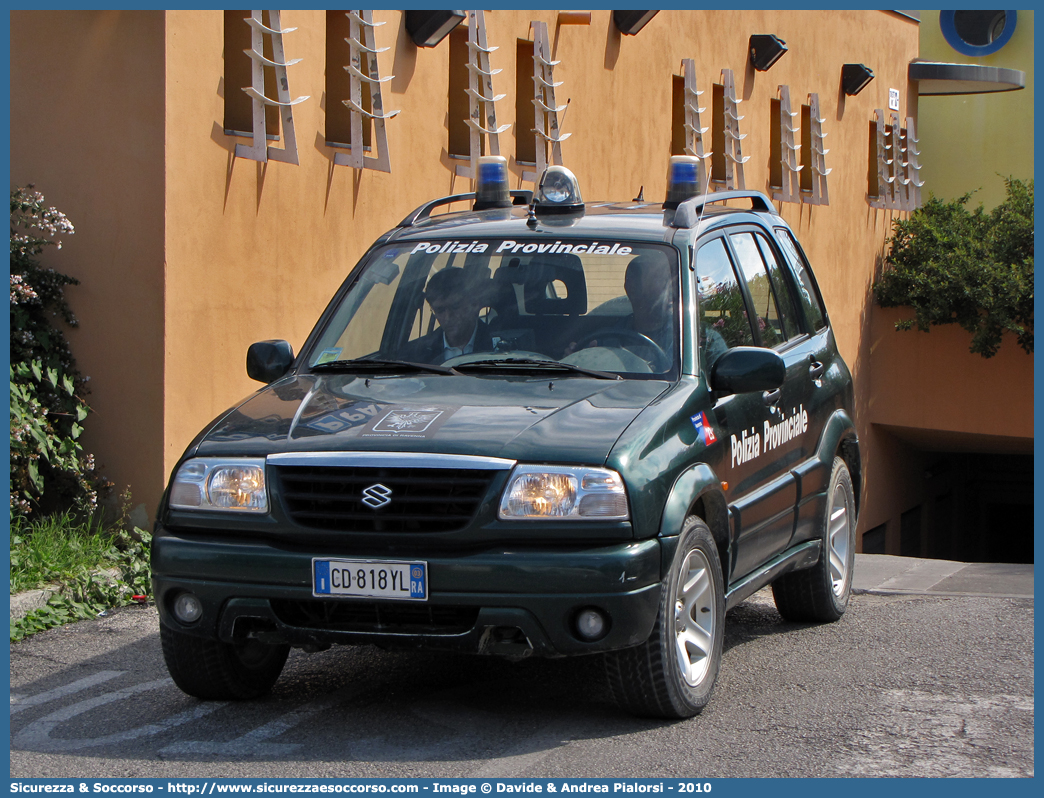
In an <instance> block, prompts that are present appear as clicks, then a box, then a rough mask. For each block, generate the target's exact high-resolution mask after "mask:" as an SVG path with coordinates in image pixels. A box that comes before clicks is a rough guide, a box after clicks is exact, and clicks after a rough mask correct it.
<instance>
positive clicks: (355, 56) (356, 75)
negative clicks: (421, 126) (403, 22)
mask: <svg viewBox="0 0 1044 798" xmlns="http://www.w3.org/2000/svg"><path fill="white" fill-rule="evenodd" d="M345 14H346V16H347V17H348V20H349V22H348V26H349V28H348V30H349V32H348V38H347V39H345V41H346V42H348V47H349V51H350V53H351V55H350V59H351V63H349V64H348V66H346V67H345V68H344V69H345V71H347V72H348V75H349V80H350V85H351V96H350V97H349V98H348V99H347V100H341V102H343V103H344V104H345V105H346V106H348V110H349V111H350V112H351V118H352V138H351V141H350V142H349V145H348V152H347V153H343V152H338V153H334V163H335V164H338V165H340V166H350V167H352V168H353V169H374V170H376V171H378V172H390V171H391V161H390V158H389V156H388V132H387V131H386V130H385V128H384V123H385V121H386V120H388V119H391V118H392V117H393V116H395V115H396V114H398V113H399V112H398V111H390V112H389V113H384V101H383V99H382V98H381V84H382V83H387V82H388V81H389V80H391V79H392V78H393V77H394V75H389V76H388V77H386V78H382V77H381V71H380V68H379V67H378V65H377V53H383V52H385V51H386V50H390V49H391V48H390V47H381V48H380V49H377V47H376V45H375V42H374V35H373V29H374V28H379V27H380V26H381V25H384V24H385V23H383V22H374V21H373V11H346V12H345ZM364 82H365V83H367V84H368V85H369V87H370V108H371V109H372V110H371V111H367V110H366V109H365V108H364V107H363V102H362V84H363V83H364ZM364 117H365V118H366V119H367V120H371V119H372V120H373V145H374V148H375V149H376V150H377V156H376V157H368V156H367V155H366V154H365V150H364V147H363V118H364Z"/></svg>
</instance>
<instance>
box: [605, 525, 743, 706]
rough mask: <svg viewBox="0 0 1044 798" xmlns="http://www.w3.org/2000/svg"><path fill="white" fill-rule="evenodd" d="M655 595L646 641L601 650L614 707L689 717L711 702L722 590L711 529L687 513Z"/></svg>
mask: <svg viewBox="0 0 1044 798" xmlns="http://www.w3.org/2000/svg"><path fill="white" fill-rule="evenodd" d="M679 538H680V539H679V541H678V548H677V550H676V552H675V555H674V560H673V562H672V563H671V568H670V571H669V573H668V574H667V578H666V579H664V581H663V586H662V588H661V592H660V608H659V612H658V613H657V616H656V624H655V626H653V630H652V633H651V634H650V635H649V639H648V640H646V641H645V642H644V643H643V644H642V645H640V646H637V647H635V648H629V649H624V650H623V651H615V652H611V653H609V654H606V655H605V668H606V676H607V677H608V680H609V690H610V692H611V694H612V696H613V700H614V701H615V702H616V704H617V705H618V706H619V707H620V708H622V709H624V710H626V711H628V712H630V713H632V714H634V715H640V716H643V717H654V718H690V717H692V716H693V715H696V714H697V713H699V712H700V711H702V710H703V708H704V707H705V706H706V705H707V702H708V700H710V695H711V691H712V690H713V689H714V682H715V681H716V680H717V678H718V669H719V668H720V666H721V650H722V640H723V638H724V628H725V588H724V580H723V578H722V573H721V559H720V557H719V554H718V547H717V545H716V544H715V542H714V538H713V536H712V535H711V531H710V528H709V527H708V526H707V525H706V524H705V523H704V522H703V519H701V518H696V517H690V518H688V519H686V521H685V523H684V524H683V525H682V529H681V533H680V535H679Z"/></svg>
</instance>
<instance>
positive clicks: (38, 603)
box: [11, 588, 57, 623]
mask: <svg viewBox="0 0 1044 798" xmlns="http://www.w3.org/2000/svg"><path fill="white" fill-rule="evenodd" d="M56 592H57V588H42V589H40V590H27V591H26V592H25V593H18V594H17V595H14V596H11V623H14V622H15V621H18V620H21V619H22V618H24V617H25V616H26V615H28V614H29V613H30V612H32V611H33V610H38V609H40V607H42V606H44V605H45V604H46V603H47V601H48V599H50V598H51V596H53V595H54V594H55V593H56Z"/></svg>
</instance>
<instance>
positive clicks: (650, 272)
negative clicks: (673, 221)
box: [565, 250, 674, 367]
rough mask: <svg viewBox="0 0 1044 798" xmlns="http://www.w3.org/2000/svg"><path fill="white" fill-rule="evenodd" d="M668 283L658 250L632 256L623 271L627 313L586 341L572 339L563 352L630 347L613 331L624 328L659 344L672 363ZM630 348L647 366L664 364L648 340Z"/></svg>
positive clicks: (667, 266)
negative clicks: (628, 302)
mask: <svg viewBox="0 0 1044 798" xmlns="http://www.w3.org/2000/svg"><path fill="white" fill-rule="evenodd" d="M671 286H672V281H671V267H670V264H669V263H668V262H667V257H666V256H665V255H664V254H663V253H662V252H659V251H656V250H651V251H649V252H646V253H644V254H642V255H638V256H637V257H635V258H633V259H632V260H631V262H630V263H628V264H627V271H626V272H625V274H624V293H625V294H627V299H628V300H629V301H630V303H631V312H630V313H629V314H627V315H626V316H624V317H623V318H621V319H620V320H619V321H618V322H616V324H614V325H613V326H612V327H611V328H606V329H605V331H604V335H603V336H598V335H597V334H596V335H593V336H592V337H590V338H589V339H587V340H581V341H579V342H577V341H574V342H573V343H571V344H570V345H569V346H568V347H567V348H566V351H565V354H567V355H568V354H571V353H573V352H576V351H577V350H579V349H584V348H588V347H595V346H616V345H622V346H624V347H625V348H628V349H631V348H632V346H631V345H629V343H622V342H623V341H624V340H625V339H622V338H620V336H619V335H617V334H615V333H617V332H624V331H627V332H632V333H637V335H638V336H641V337H643V338H647V339H648V341H650V342H652V343H653V344H655V345H656V347H659V349H660V351H662V353H663V356H662V357H665V358H666V363H671V362H673V360H674V294H673V291H672V289H671ZM634 351H635V353H636V354H638V355H639V356H640V357H642V358H643V359H645V360H648V361H649V362H650V364H651V365H655V366H657V367H660V366H663V365H664V364H663V363H659V362H657V361H659V359H660V358H661V355H660V353H659V352H655V351H654V348H653V347H652V346H649V345H648V343H646V345H645V346H641V345H638V346H635V347H634Z"/></svg>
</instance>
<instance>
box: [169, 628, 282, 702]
mask: <svg viewBox="0 0 1044 798" xmlns="http://www.w3.org/2000/svg"><path fill="white" fill-rule="evenodd" d="M160 642H161V643H162V644H163V659H164V661H165V662H166V663H167V670H168V671H170V676H171V678H172V679H173V680H174V684H176V685H177V686H178V687H180V688H181V689H182V690H183V691H184V692H186V693H188V694H189V695H191V696H195V697H196V698H202V699H204V700H209V701H227V700H240V699H245V698H257V697H258V696H262V695H264V694H265V693H267V692H268V691H269V690H271V689H272V686H273V685H274V684H275V683H276V680H277V679H278V678H279V674H280V673H282V671H283V665H284V664H285V663H286V658H287V655H289V653H290V646H272V645H267V644H265V643H260V642H258V641H257V640H244V641H243V642H241V643H223V642H221V641H220V640H207V639H205V638H202V637H195V636H193V635H187V634H184V633H183V632H178V631H175V630H174V629H171V628H169V627H167V626H164V625H162V624H160Z"/></svg>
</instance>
